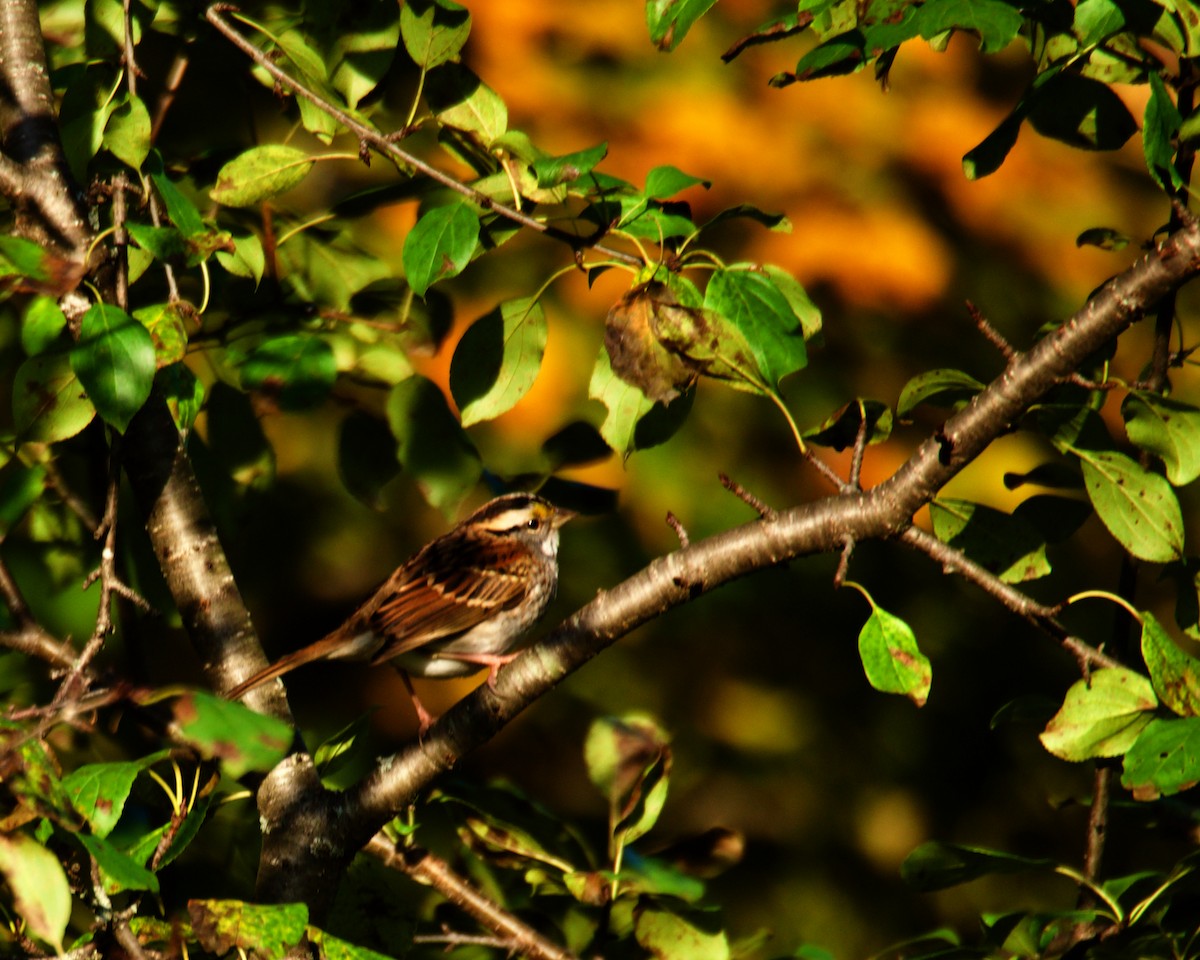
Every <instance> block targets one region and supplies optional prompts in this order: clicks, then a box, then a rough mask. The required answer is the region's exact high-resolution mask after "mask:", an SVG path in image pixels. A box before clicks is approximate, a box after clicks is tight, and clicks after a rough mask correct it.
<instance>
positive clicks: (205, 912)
mask: <svg viewBox="0 0 1200 960" xmlns="http://www.w3.org/2000/svg"><path fill="white" fill-rule="evenodd" d="M187 907H188V916H189V917H190V918H191V921H192V929H193V930H194V931H195V932H196V939H197V940H199V941H200V945H201V946H202V947H203V948H204V949H205V950H206V951H208V952H209V953H212V954H216V955H217V956H224V955H225V954H227V953H230V952H232V951H234V950H237V951H238V952H239V953H242V952H251V951H253V952H254V953H255V954H257V955H258V956H259V957H262V958H265V960H281V958H282V957H283V956H284V955H285V954H286V953H287V952H288V951H289V950H290V949H291V948H292V947H294V946H296V945H297V944H298V943H299V942H300V941H301V939H302V938H303V937H304V933H305V930H306V928H307V926H308V908H307V907H306V906H305V905H304V904H302V903H284V904H278V905H274V904H272V905H264V904H256V903H242V902H241V901H240V900H190V901H188V905H187Z"/></svg>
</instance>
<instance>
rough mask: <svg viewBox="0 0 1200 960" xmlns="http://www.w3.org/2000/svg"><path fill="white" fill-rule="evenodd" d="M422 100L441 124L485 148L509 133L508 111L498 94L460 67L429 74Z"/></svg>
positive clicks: (444, 66) (447, 66) (444, 67)
mask: <svg viewBox="0 0 1200 960" xmlns="http://www.w3.org/2000/svg"><path fill="white" fill-rule="evenodd" d="M425 99H426V101H427V102H428V103H429V109H430V110H432V111H433V113H434V116H436V117H437V118H438V120H439V121H440V122H441V123H443V124H445V125H446V126H448V127H454V128H455V129H456V130H462V131H464V132H466V133H472V134H475V135H476V136H477V137H478V138H479V141H480V143H481V144H482V145H483V146H484V147H489V146H491V145H492V143H493V142H494V141H496V140H497V139H498V138H499V137H501V136H502V135H503V134H504V131H505V130H507V129H508V107H506V106H505V104H504V101H503V100H501V99H500V96H499V94H497V93H496V91H495V90H493V89H492V88H491V87H489V86H488V85H487V84H486V83H484V82H483V81H482V80H480V79H479V77H477V76H476V75H475V74H474V73H472V72H471V71H470V70H468V69H467V68H466V67H464V66H462V65H461V64H458V63H445V64H442V65H441V66H440V67H437V68H436V69H434V70H431V71H430V72H429V76H428V78H427V80H426V83H425Z"/></svg>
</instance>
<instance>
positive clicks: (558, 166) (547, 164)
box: [532, 141, 608, 187]
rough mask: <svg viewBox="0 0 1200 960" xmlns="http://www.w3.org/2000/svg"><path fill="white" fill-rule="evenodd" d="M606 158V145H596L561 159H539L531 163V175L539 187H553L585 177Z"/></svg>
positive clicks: (568, 154)
mask: <svg viewBox="0 0 1200 960" xmlns="http://www.w3.org/2000/svg"><path fill="white" fill-rule="evenodd" d="M606 156H608V143H607V141H606V142H604V143H598V144H596V146H594V147H588V148H587V149H586V150H576V151H575V152H574V153H567V154H564V155H563V156H561V157H540V158H538V159H537V160H534V161H533V164H532V166H533V174H534V176H535V177H537V182H538V186H539V187H554V186H557V185H558V184H560V183H572V182H574V181H576V180H578V179H579V178H580V177H586V176H587V175H588V174H589V173H591V172H592V169H593V168H594V167H595V166H596V164H598V163H599V162H600V161H601V160H603V159H604V158H605V157H606Z"/></svg>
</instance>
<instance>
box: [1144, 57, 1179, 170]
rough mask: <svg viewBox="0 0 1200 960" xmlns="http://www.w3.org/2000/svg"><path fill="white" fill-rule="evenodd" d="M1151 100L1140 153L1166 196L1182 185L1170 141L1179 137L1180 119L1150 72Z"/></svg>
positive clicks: (1147, 104) (1169, 96) (1157, 80)
mask: <svg viewBox="0 0 1200 960" xmlns="http://www.w3.org/2000/svg"><path fill="white" fill-rule="evenodd" d="M1149 79H1150V99H1149V100H1148V101H1147V102H1146V113H1145V116H1144V117H1143V120H1142V149H1143V152H1144V153H1145V156H1146V169H1147V170H1149V171H1150V176H1152V177H1153V178H1154V179H1155V181H1156V182H1157V183H1158V185H1159V186H1160V187H1161V188H1162V189H1163V190H1166V191H1167V192H1172V191H1175V190H1179V189H1181V188H1182V187H1183V186H1184V185H1185V184H1184V182H1183V177H1182V176H1180V173H1179V170H1178V169H1177V168H1176V166H1175V147H1174V146H1173V145H1172V140H1173V139H1174V137H1175V136H1176V134H1178V133H1179V127H1180V125H1181V124H1182V123H1183V116H1182V114H1180V112H1179V108H1178V107H1177V106H1176V105H1175V101H1173V100H1172V99H1171V95H1170V94H1169V93H1168V92H1167V87H1166V85H1165V84H1164V83H1163V81H1162V78H1161V77H1159V75H1158V73H1157V71H1151V73H1150V75H1149Z"/></svg>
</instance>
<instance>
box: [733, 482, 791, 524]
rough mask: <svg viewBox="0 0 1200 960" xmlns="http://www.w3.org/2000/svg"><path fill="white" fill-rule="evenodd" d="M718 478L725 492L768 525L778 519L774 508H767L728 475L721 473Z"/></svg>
mask: <svg viewBox="0 0 1200 960" xmlns="http://www.w3.org/2000/svg"><path fill="white" fill-rule="evenodd" d="M720 478H721V486H723V487H724V488H725V489H726V490H728V491H729V492H730V493H732V494H733V495H734V496H735V497H737V498H738V499H739V500H741V501H742V502H743V503H745V504H747V505H748V506H749V507H750V508H751V509H752V510H754V511H755V512H756V513H757V514H758V515H759V517H761V518H762V519H763V520H766V521H767V522H768V523H771V522H773V521H775V520H777V519H779V513H778V511H776V510H775V508H774V507H770V506H768V505H767V504H766V503H764V502H763V501H762V500H760V499H759V498H758V497H756V496H755V495H754V494H752V493H751V492H750V491H749V490H747V489H746V488H745V487H743V486H742V485H741V484H740V483H738V482H737V481H736V480H734V479H733V478H731V477H730V476H729V475H728V474H726V473H722V474H720Z"/></svg>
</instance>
